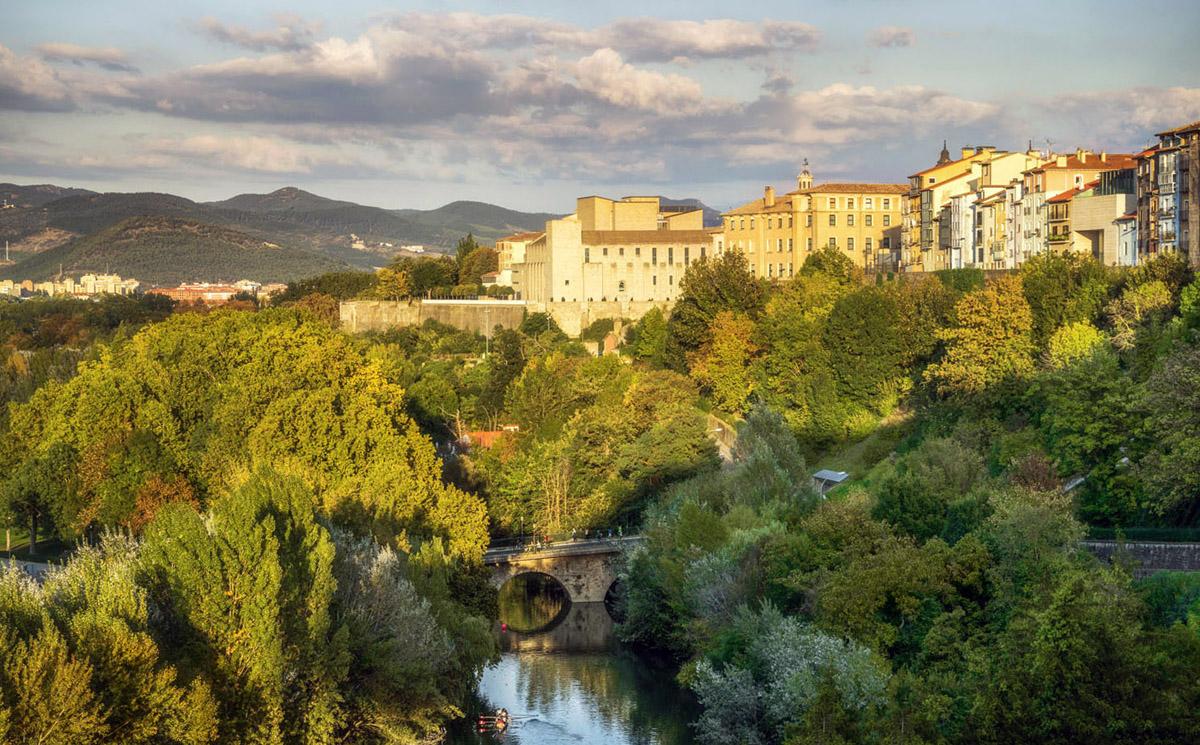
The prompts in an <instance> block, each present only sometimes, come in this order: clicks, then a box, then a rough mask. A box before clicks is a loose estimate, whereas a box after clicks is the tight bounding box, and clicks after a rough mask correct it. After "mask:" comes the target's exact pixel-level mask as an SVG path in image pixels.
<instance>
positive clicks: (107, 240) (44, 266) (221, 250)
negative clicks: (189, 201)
mask: <svg viewBox="0 0 1200 745" xmlns="http://www.w3.org/2000/svg"><path fill="white" fill-rule="evenodd" d="M60 266H61V269H62V271H63V272H64V273H66V274H72V275H79V274H85V273H88V272H115V273H116V274H120V275H121V276H123V277H134V278H136V279H138V280H140V281H141V282H142V283H143V284H145V285H175V284H178V283H180V282H188V281H209V282H215V281H233V280H237V279H242V278H249V279H254V280H257V281H260V282H275V281H277V282H286V281H290V280H294V279H301V278H304V277H309V276H313V275H315V274H321V273H323V272H328V271H336V270H344V269H347V268H349V267H348V265H347V264H346V263H344V262H339V261H336V260H334V259H332V258H330V257H328V256H325V255H322V254H318V253H314V252H312V251H309V250H305V249H302V248H297V247H294V246H288V245H271V244H269V243H267V242H264V241H263V240H262V239H261V238H259V237H256V236H252V235H249V234H247V233H244V232H241V231H237V230H231V229H229V228H226V227H222V226H218V225H210V224H207V223H202V222H197V221H195V220H190V219H182V218H174V217H161V216H156V217H131V218H127V219H125V220H122V221H120V222H118V223H117V224H116V225H112V226H110V227H107V228H104V229H102V230H100V231H98V232H95V233H93V234H91V235H88V236H85V237H82V238H78V239H76V240H73V241H71V242H69V243H67V244H65V245H62V246H59V247H57V248H53V249H50V250H48V251H44V252H42V253H40V254H36V255H34V256H31V257H29V258H27V259H25V260H24V261H22V262H20V263H18V264H16V265H14V266H9V267H4V268H3V271H0V276H4V277H14V278H21V279H35V280H44V279H48V278H50V277H52V276H54V275H56V274H57V273H58V272H59V268H60Z"/></svg>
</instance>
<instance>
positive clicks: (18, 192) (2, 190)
mask: <svg viewBox="0 0 1200 745" xmlns="http://www.w3.org/2000/svg"><path fill="white" fill-rule="evenodd" d="M81 194H95V192H93V191H88V190H87V189H72V188H70V187H65V186H55V185H54V184H32V185H30V186H21V185H19V184H0V203H3V202H8V203H9V204H15V205H16V206H18V207H41V206H42V205H43V204H45V203H47V202H53V201H54V200H55V199H62V198H63V197H74V196H79V195H81Z"/></svg>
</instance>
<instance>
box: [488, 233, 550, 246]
mask: <svg viewBox="0 0 1200 745" xmlns="http://www.w3.org/2000/svg"><path fill="white" fill-rule="evenodd" d="M542 235H543V234H542V232H541V231H538V232H536V233H513V234H512V235H506V236H504V237H503V238H497V239H496V242H497V243H499V242H500V241H516V242H520V241H533V240H537V239H538V238H541V237H542Z"/></svg>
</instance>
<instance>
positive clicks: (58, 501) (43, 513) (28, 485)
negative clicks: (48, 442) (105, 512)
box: [0, 447, 73, 554]
mask: <svg viewBox="0 0 1200 745" xmlns="http://www.w3.org/2000/svg"><path fill="white" fill-rule="evenodd" d="M71 460H72V453H71V452H70V449H69V448H65V447H57V448H53V449H51V450H50V451H48V452H47V453H45V454H44V455H41V456H35V457H32V458H29V459H27V460H25V461H24V462H23V463H21V465H20V466H18V468H17V469H16V471H15V472H14V473H12V474H11V475H9V477H8V479H7V480H6V481H4V483H3V484H0V514H4V515H6V516H7V522H8V524H12V522H13V521H14V520H24V521H25V524H26V525H28V526H29V553H31V554H36V553H37V544H38V531H39V529H45V532H50V531H51V530H52V529H53V526H54V520H53V515H55V514H56V513H57V514H59V515H62V514H63V513H64V512H65V511H66V509H67V504H68V503H69V502H70V501H71V498H72V496H73V488H72V487H73V479H72V477H71V474H70V467H71V465H72V462H71Z"/></svg>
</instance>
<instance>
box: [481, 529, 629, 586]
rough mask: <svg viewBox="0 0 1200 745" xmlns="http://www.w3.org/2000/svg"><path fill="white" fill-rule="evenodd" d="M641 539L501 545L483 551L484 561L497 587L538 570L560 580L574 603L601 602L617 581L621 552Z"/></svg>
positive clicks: (627, 538)
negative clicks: (536, 545)
mask: <svg viewBox="0 0 1200 745" xmlns="http://www.w3.org/2000/svg"><path fill="white" fill-rule="evenodd" d="M640 540H641V538H640V537H637V536H629V537H625V538H612V539H608V540H604V539H596V540H579V541H560V542H557V543H551V544H548V545H545V546H541V547H538V548H533V547H529V546H516V547H500V546H497V547H494V548H492V549H489V550H488V552H487V553H486V554H484V555H483V563H484V564H485V565H487V566H489V567H491V568H492V584H494V585H495V586H496V587H503V586H504V583H505V582H508V581H509V580H510V579H512V578H513V577H516V576H517V575H519V574H527V573H530V572H538V573H540V574H546V575H549V576H551V577H553V578H554V579H556V580H558V583H559V584H561V585H562V586H563V587H564V588H565V589H566V591H567V595H568V597H570V599H571V602H572V603H600V602H603V601H604V598H605V596H606V595H607V594H608V590H609V588H611V587H612V585H613V583H614V582H616V581H617V567H618V565H619V563H620V560H621V552H622V551H623V550H624V549H625V548H626V547H627V546H629V545H630V544H632V543H636V542H638V541H640Z"/></svg>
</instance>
